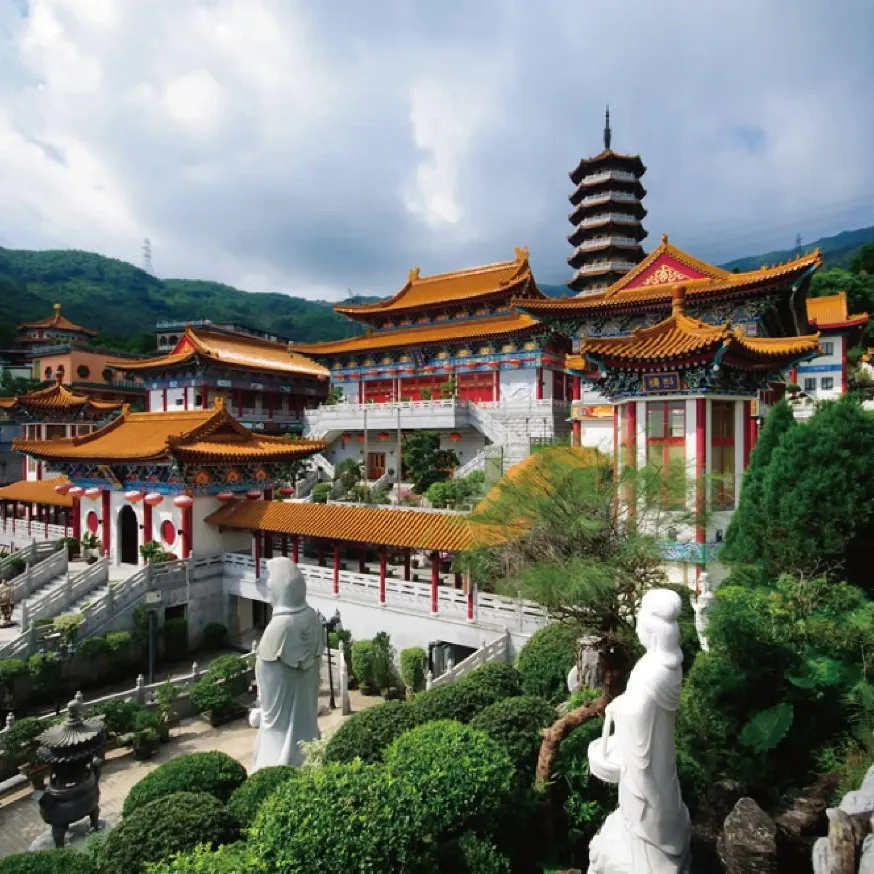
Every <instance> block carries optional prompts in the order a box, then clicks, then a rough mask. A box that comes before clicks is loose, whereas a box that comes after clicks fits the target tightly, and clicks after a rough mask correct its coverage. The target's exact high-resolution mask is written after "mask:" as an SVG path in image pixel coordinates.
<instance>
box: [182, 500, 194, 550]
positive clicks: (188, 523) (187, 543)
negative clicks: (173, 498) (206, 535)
mask: <svg viewBox="0 0 874 874" xmlns="http://www.w3.org/2000/svg"><path fill="white" fill-rule="evenodd" d="M193 528H194V509H193V507H185V508H184V509H183V510H182V558H183V559H186V558H188V557H189V556H190V555H191V549H192V546H193V543H192V535H193V533H194V531H193Z"/></svg>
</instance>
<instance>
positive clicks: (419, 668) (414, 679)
mask: <svg viewBox="0 0 874 874" xmlns="http://www.w3.org/2000/svg"><path fill="white" fill-rule="evenodd" d="M427 670H428V653H426V652H425V650H423V649H422V647H420V646H414V647H412V648H410V649H402V650H401V679H402V680H403V681H404V685H405V686H406V687H407V695H408V697H412V696H413V695H415V693H416V692H421V691H422V690H423V689H424V688H425V672H426V671H427Z"/></svg>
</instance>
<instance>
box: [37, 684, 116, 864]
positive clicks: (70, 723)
mask: <svg viewBox="0 0 874 874" xmlns="http://www.w3.org/2000/svg"><path fill="white" fill-rule="evenodd" d="M105 736H106V735H105V730H104V727H103V719H102V718H96V719H83V718H82V693H81V692H77V693H76V697H75V698H74V699H73V700H72V701H71V702H70V703H69V704H68V705H67V718H66V720H65V721H64V722H62V723H61V724H60V725H55V726H52V727H51V728H49V729H47V730H46V731H44V732H43V733H42V734H41V735H40V736H39V737H38V738H37V741H38V742H39V749H38V750H37V759H38V760H39V761H41V762H44V763H45V764H47V765H48V766H49V768H50V772H51V778H50V780H49V785H48V787H47V788H46V790H45V792H44V793H43V796H42V798H40V801H39V808H40V815H41V816H42V818H43V820H44V821H45V822H46V823H47V824H48V825H50V826H51V829H52V838H53V840H54V843H55V846H56V847H63V846H64V838H65V836H66V833H67V829H68V828H69V827H70V825H72V824H73V823H75V822H78V821H79V820H80V819H84V818H85V817H86V816H87V817H88V818H89V819H90V820H91V830H92V831H95V830H96V829H97V828H98V827H99V818H100V787H99V786H98V782H99V780H100V769H101V767H102V765H103V760H102V759H101V757H100V753H101V751H102V749H103V744H104V741H105Z"/></svg>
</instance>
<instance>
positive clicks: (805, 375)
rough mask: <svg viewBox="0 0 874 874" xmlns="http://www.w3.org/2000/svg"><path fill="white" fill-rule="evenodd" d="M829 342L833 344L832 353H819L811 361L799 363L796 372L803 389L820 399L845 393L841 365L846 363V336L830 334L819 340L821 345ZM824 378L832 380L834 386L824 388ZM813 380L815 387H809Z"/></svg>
mask: <svg viewBox="0 0 874 874" xmlns="http://www.w3.org/2000/svg"><path fill="white" fill-rule="evenodd" d="M829 343H831V344H832V352H831V354H828V355H818V356H817V357H816V358H814V359H812V360H811V361H805V362H804V363H803V364H799V365H798V368H797V372H796V376H797V382H798V385H799V386H800V387H801V390H802V391H803V392H804V393H805V394H807V395H809V396H810V397H812V398H813V399H814V400H818V401H822V400H833V399H834V398H837V397H840V396H841V394H843V390H842V379H841V365H842V364H843V363H844V358H845V354H846V352H845V348H844V347H845V344H846V337H843V336H841V335H830V336H824V337H822V338H821V339H820V341H819V345H820V346H821V347H826V346H827V344H829ZM825 368H829V369H825ZM823 380H831V384H832V387H831V388H830V389H829V388H823ZM811 381H812V382H813V387H812V388H808V387H807V386H808V384H810V382H811ZM826 384H827V383H826Z"/></svg>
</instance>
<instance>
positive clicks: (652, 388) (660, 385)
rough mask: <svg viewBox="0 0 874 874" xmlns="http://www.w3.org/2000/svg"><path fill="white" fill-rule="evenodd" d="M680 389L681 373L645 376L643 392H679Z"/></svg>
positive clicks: (646, 374) (647, 374) (649, 374)
mask: <svg viewBox="0 0 874 874" xmlns="http://www.w3.org/2000/svg"><path fill="white" fill-rule="evenodd" d="M680 388H681V384H680V374H679V373H645V374H644V375H643V390H644V391H645V392H666V391H679V390H680Z"/></svg>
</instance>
